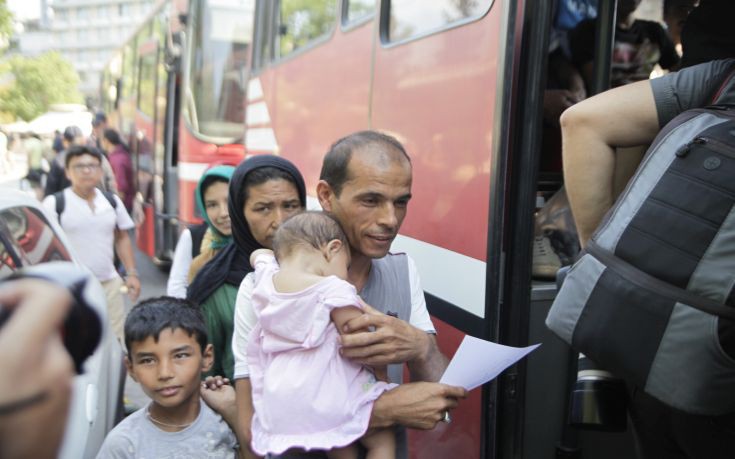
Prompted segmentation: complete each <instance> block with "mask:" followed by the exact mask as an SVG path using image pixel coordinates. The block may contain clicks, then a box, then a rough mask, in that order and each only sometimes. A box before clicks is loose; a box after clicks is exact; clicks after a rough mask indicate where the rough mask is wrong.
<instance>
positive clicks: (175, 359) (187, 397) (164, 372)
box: [97, 297, 244, 459]
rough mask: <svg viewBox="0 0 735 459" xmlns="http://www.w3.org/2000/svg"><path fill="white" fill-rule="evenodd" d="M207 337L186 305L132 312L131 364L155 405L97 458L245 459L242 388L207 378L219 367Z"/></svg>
mask: <svg viewBox="0 0 735 459" xmlns="http://www.w3.org/2000/svg"><path fill="white" fill-rule="evenodd" d="M206 330H207V328H206V326H205V324H204V318H203V316H202V313H201V312H200V311H199V309H197V308H195V307H193V306H192V305H191V304H190V303H188V302H187V301H185V300H181V299H177V298H171V297H160V298H154V299H150V300H146V301H143V302H141V303H140V304H138V305H137V306H136V307H134V308H133V309H132V310H131V311H130V314H129V315H128V317H127V320H126V321H125V346H126V348H127V349H128V355H127V356H126V359H125V364H126V366H127V368H128V372H129V374H130V376H131V377H132V378H133V379H134V380H135V381H136V382H138V383H139V384H140V385H141V387H142V388H143V391H144V392H145V393H146V395H148V396H149V397H150V398H151V402H150V403H149V404H148V405H147V406H146V407H144V408H142V409H140V410H138V411H137V412H135V413H133V414H132V415H130V416H129V417H128V418H126V419H125V420H124V421H122V422H121V423H120V424H119V425H118V426H117V427H115V428H114V429H113V430H112V431H111V432H110V433H109V434H108V435H107V438H106V439H105V442H104V443H103V445H102V448H101V449H100V452H99V454H98V455H97V458H161V459H165V458H172V459H173V458H202V457H206V458H213V459H215V458H216V459H218V458H234V457H238V454H240V453H241V451H240V450H239V448H238V446H237V441H236V439H235V435H234V434H233V432H232V429H231V426H233V425H234V424H233V423H234V422H235V419H236V411H235V392H234V389H233V388H232V387H231V386H229V385H226V384H211V385H210V387H211V388H210V387H207V386H205V385H203V384H202V382H201V379H200V378H201V373H202V372H205V371H207V370H209V368H210V367H211V366H212V361H213V351H212V345H211V344H209V345H208V344H207V331H206ZM200 391H201V394H200ZM202 398H204V401H205V402H207V403H204V402H203V401H202ZM208 405H209V406H208ZM210 406H211V407H212V408H210ZM218 413H219V414H218ZM243 457H244V456H243Z"/></svg>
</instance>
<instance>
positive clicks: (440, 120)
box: [103, 0, 661, 459]
mask: <svg viewBox="0 0 735 459" xmlns="http://www.w3.org/2000/svg"><path fill="white" fill-rule="evenodd" d="M554 3H555V2H554V1H553V0H533V1H528V0H309V1H304V0H250V1H240V2H238V1H236V0H229V1H227V2H225V1H224V0H192V1H191V4H190V5H188V9H182V8H181V6H182V5H181V4H179V3H173V4H169V3H166V4H164V5H162V6H161V8H160V9H159V10H157V12H156V13H154V15H153V16H152V22H151V24H153V25H145V26H143V28H141V30H140V31H139V32H138V34H136V37H134V38H133V40H132V41H131V42H130V43H128V44H127V45H126V46H125V48H124V50H122V51H121V52H120V53H119V54H118V55H117V56H116V57H115V58H114V59H113V61H112V62H111V65H110V68H109V70H108V74H107V75H106V78H107V80H106V83H105V85H103V86H104V87H105V89H104V90H105V91H108V92H109V93H110V94H109V95H112V93H113V92H114V91H113V88H115V90H116V91H117V94H116V95H115V97H111V98H109V100H110V101H114V105H115V107H114V108H116V109H117V113H118V114H119V116H120V118H119V119H118V121H117V122H118V123H119V124H118V125H119V126H121V127H122V128H123V130H124V132H126V133H128V135H131V136H132V137H131V138H133V139H135V140H134V142H133V144H134V145H135V147H134V148H135V149H136V150H135V151H136V152H137V153H136V155H137V156H136V157H137V164H138V180H139V186H140V189H141V191H142V192H143V194H144V196H146V206H147V211H148V215H147V217H148V219H147V220H146V221H147V222H152V223H148V224H149V225H152V227H146V228H145V230H144V231H143V233H144V234H143V236H142V237H141V242H142V243H143V246H144V247H145V248H146V250H147V252H148V253H149V254H151V255H154V256H157V257H164V258H165V257H166V256H167V255H168V253H169V252H168V251H170V250H171V249H172V248H173V241H174V240H175V234H176V229H177V228H176V225H177V224H180V223H186V222H190V221H192V219H193V217H194V216H193V214H192V208H193V201H192V192H193V186H194V183H195V181H196V180H197V179H198V178H199V175H200V174H201V172H202V171H203V169H204V168H205V167H206V165H207V164H209V163H212V162H216V161H229V160H233V159H235V158H238V157H240V156H242V155H243V154H247V155H255V154H277V155H282V156H284V157H287V158H289V159H290V160H292V161H293V162H294V163H295V164H296V165H297V166H298V167H299V169H300V170H301V171H302V172H303V174H304V176H305V178H306V184H307V191H308V192H309V193H310V194H312V195H313V194H314V190H315V186H316V183H317V181H318V176H319V171H320V167H321V163H322V158H323V156H324V154H325V152H326V151H327V150H328V148H329V146H330V145H331V144H332V143H333V142H334V141H335V140H336V139H338V138H340V137H342V136H344V135H347V134H349V133H351V132H354V131H358V130H363V129H375V130H380V131H383V132H386V133H389V134H391V135H393V136H395V137H396V138H398V139H399V140H400V141H401V142H402V143H403V144H404V145H405V147H406V150H407V151H408V152H409V154H410V156H411V160H412V164H413V188H412V194H413V198H412V200H411V204H410V207H409V212H408V216H407V218H406V220H405V222H404V224H403V227H402V228H401V234H400V236H399V237H398V238H397V240H396V242H395V244H394V246H393V250H394V251H405V252H407V253H409V254H410V255H411V256H412V257H413V258H414V259H415V260H416V262H417V265H418V267H419V272H420V275H421V280H422V284H423V286H424V288H425V291H426V297H427V303H428V306H429V311H430V313H431V314H432V316H433V319H434V321H435V324H436V326H437V329H438V340H439V344H440V347H441V349H442V350H443V351H444V353H445V354H447V355H449V356H451V355H453V353H454V352H455V350H456V348H457V346H458V345H459V343H460V341H461V340H462V337H463V336H464V335H465V334H470V335H473V336H476V337H480V338H484V339H488V340H492V341H495V342H499V343H502V344H508V345H514V346H526V345H528V344H533V343H538V342H541V343H543V345H542V346H541V347H540V348H539V349H538V350H537V351H535V352H534V353H533V354H532V355H531V356H530V357H529V358H528V359H527V360H525V361H523V362H521V363H520V364H518V365H515V366H513V367H511V368H510V369H509V370H508V371H506V372H505V373H503V374H502V375H501V376H500V377H499V378H498V379H497V380H496V381H494V382H493V383H491V384H487V385H485V386H484V387H483V388H482V389H481V390H475V391H473V392H472V393H471V394H470V397H469V399H468V400H466V401H463V402H462V403H461V404H460V406H459V408H457V409H456V410H455V411H454V412H453V418H454V420H453V422H452V423H451V424H448V425H444V424H442V425H440V427H438V428H437V429H435V430H433V431H429V432H417V431H411V432H409V440H410V451H411V457H412V458H469V459H472V458H524V459H546V458H549V459H551V458H555V457H570V458H573V457H577V458H579V457H583V456H582V454H584V457H595V458H602V459H605V458H621V457H632V455H633V447H632V440H631V435H630V434H629V432H624V433H615V434H611V433H605V434H603V433H596V432H588V431H576V430H573V429H570V428H567V427H565V426H566V423H567V414H566V413H567V403H568V397H569V389H570V387H571V383H572V381H573V378H574V373H575V370H574V368H575V367H576V363H575V359H576V356H575V355H574V354H573V353H572V352H571V351H570V350H569V348H568V347H567V346H565V345H564V344H562V342H561V341H560V340H558V339H557V338H555V337H553V336H552V335H551V333H550V332H549V331H548V330H547V329H546V327H545V325H544V319H545V317H546V314H547V312H548V309H549V306H550V304H551V301H552V300H553V298H554V295H555V292H556V287H555V285H554V284H553V283H552V282H540V281H534V280H533V279H532V276H531V264H532V240H533V237H534V213H535V211H536V205H537V197H538V195H539V192H540V191H547V190H554V189H556V188H558V187H560V186H561V174H560V173H559V171H558V170H557V171H546V170H540V164H541V159H542V156H543V155H549V154H553V152H548V151H545V147H543V146H542V131H543V129H544V128H543V121H542V100H543V94H544V89H545V87H546V77H545V75H546V67H547V54H548V50H549V41H550V40H549V35H550V31H551V24H552V19H553V17H552V16H553V15H552V10H553V7H554ZM598 3H599V5H598V18H599V21H598V26H597V32H598V37H599V38H598V39H597V41H596V44H595V47H596V50H597V52H596V57H595V65H594V69H595V72H594V75H595V80H594V81H593V87H594V88H596V89H598V90H599V89H602V88H604V87H606V85H607V84H609V83H608V81H609V62H610V55H611V48H612V46H611V40H612V38H611V37H612V33H613V30H614V22H615V21H614V17H615V7H616V1H615V0H599V2H598ZM643 3H644V5H648V7H649V8H650V7H651V6H650V5H653V7H658V6H660V5H661V1H660V0H646V1H644V2H643ZM233 5H234V6H233ZM228 8H231V9H229V10H228ZM238 9H239V10H238ZM184 11H187V13H186V14H185V16H181V15H182V14H183V12H184ZM179 17H185V19H186V26H185V27H184V25H182V24H177V19H178V18H179ZM166 18H168V19H166ZM156 24H158V25H156ZM166 26H168V28H167V27H166ZM251 26H252V27H251ZM184 31H185V32H184ZM241 33H242V34H241ZM151 37H153V38H151ZM153 56H155V57H153ZM153 62H155V65H153ZM113 69H114V70H113ZM118 69H121V70H118ZM181 72H183V75H184V76H183V78H182V77H181ZM241 94H243V95H244V97H243V98H242V99H238V97H240V95H241ZM112 108H113V107H109V108H108V110H110V111H112ZM243 110H244V115H243ZM161 120H164V122H163V123H162V122H161ZM243 121H244V127H243V125H242V122H243ZM237 123H240V126H239V127H238V124H237ZM556 154H558V151H557V152H556ZM545 162H546V161H545ZM553 162H554V161H551V163H553ZM557 163H558V161H557ZM159 242H160V245H159Z"/></svg>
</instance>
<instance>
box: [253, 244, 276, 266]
mask: <svg viewBox="0 0 735 459" xmlns="http://www.w3.org/2000/svg"><path fill="white" fill-rule="evenodd" d="M258 255H273V251H272V250H271V249H258V250H255V251H253V253H251V254H250V266H252V267H253V268H255V259H256V258H258Z"/></svg>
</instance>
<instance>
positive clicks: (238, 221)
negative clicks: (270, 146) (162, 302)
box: [187, 155, 306, 304]
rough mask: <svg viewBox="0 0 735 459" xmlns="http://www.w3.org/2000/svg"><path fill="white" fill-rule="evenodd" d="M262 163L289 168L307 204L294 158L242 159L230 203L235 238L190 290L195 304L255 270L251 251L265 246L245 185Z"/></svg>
mask: <svg viewBox="0 0 735 459" xmlns="http://www.w3.org/2000/svg"><path fill="white" fill-rule="evenodd" d="M261 167H274V168H276V169H280V170H282V171H284V172H286V173H287V174H288V175H290V176H291V177H292V178H293V181H294V183H295V184H296V190H297V191H298V193H299V200H300V201H301V205H302V206H303V207H306V186H305V185H304V178H303V177H302V176H301V173H300V172H299V170H298V169H297V168H296V166H294V165H293V163H291V161H289V160H287V159H285V158H281V157H280V156H273V155H258V156H253V157H251V158H248V159H246V160H245V161H243V162H241V163H240V165H238V166H237V168H236V169H235V173H234V174H233V175H232V179H231V180H230V191H229V197H228V200H227V207H228V210H229V213H230V221H231V224H232V237H233V239H234V241H235V243H234V244H230V245H228V246H227V247H225V248H224V249H222V250H221V251H220V252H219V253H218V254H217V256H215V257H214V258H213V259H212V260H210V261H209V262H208V263H207V264H206V265H204V266H203V267H202V269H201V270H200V271H199V273H198V274H197V276H196V277H195V278H194V280H193V281H192V283H191V285H189V288H188V290H187V292H188V293H187V297H188V299H189V300H191V301H193V302H194V303H195V304H201V303H202V302H203V301H205V300H206V299H207V298H209V297H210V296H211V295H212V294H213V293H214V292H215V291H216V290H217V289H218V288H219V287H220V286H221V285H222V284H224V283H225V282H226V283H228V284H230V285H234V286H235V287H239V286H240V283H241V282H242V280H243V278H244V277H245V276H246V275H247V274H248V273H249V272H251V271H252V270H253V268H251V267H250V254H251V253H253V251H255V250H257V249H262V248H263V246H262V245H261V244H260V243H259V242H258V241H256V240H255V237H253V233H251V232H250V225H248V222H247V220H245V214H244V212H243V209H244V208H245V200H244V199H243V193H242V189H243V187H244V186H245V178H246V177H247V175H248V173H250V172H251V171H253V170H255V169H260V168H261Z"/></svg>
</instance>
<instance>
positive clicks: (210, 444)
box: [97, 401, 237, 459]
mask: <svg viewBox="0 0 735 459" xmlns="http://www.w3.org/2000/svg"><path fill="white" fill-rule="evenodd" d="M200 404H201V409H200V410H199V416H197V418H196V420H195V421H194V423H193V424H192V425H190V426H189V427H187V428H186V429H184V430H181V431H179V432H164V431H163V430H161V429H159V428H158V427H156V425H155V424H153V422H151V420H150V419H148V417H147V416H146V413H147V412H148V407H149V406H146V407H144V408H142V409H139V410H138V411H136V412H135V413H133V414H131V415H130V416H128V417H127V418H125V419H124V420H123V421H122V422H121V423H120V424H118V425H117V426H116V427H115V428H114V429H112V431H111V432H110V433H109V434H108V435H107V438H105V442H104V443H103V444H102V448H101V449H100V452H99V453H98V454H97V459H106V458H114V459H119V458H120V459H122V458H126V459H127V458H131V459H132V458H135V459H199V458H207V459H225V458H227V459H230V458H234V457H236V455H237V454H236V449H235V446H236V445H237V440H236V438H235V434H234V433H232V430H230V427H229V426H228V425H227V423H226V422H225V421H224V419H222V417H221V416H220V415H218V414H217V413H215V412H214V411H212V409H211V408H210V407H209V406H207V404H206V403H204V402H203V401H200Z"/></svg>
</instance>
